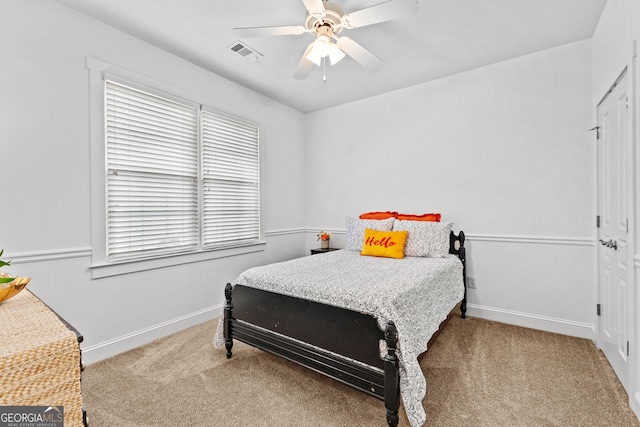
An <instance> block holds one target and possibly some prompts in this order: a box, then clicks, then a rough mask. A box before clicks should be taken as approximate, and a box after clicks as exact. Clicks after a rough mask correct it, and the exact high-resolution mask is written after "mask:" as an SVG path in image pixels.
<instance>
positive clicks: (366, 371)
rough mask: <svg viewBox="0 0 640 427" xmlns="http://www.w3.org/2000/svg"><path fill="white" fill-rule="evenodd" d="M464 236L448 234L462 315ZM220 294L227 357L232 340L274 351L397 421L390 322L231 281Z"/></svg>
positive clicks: (395, 335) (397, 382)
mask: <svg viewBox="0 0 640 427" xmlns="http://www.w3.org/2000/svg"><path fill="white" fill-rule="evenodd" d="M464 240H465V237H464V232H462V231H461V232H460V233H459V234H458V235H456V234H455V233H453V232H451V234H450V245H449V253H451V254H455V255H457V256H458V257H459V258H460V260H461V261H462V265H463V270H462V271H463V283H462V286H463V287H464V297H463V299H462V301H461V303H460V312H461V317H462V318H463V319H464V318H465V316H466V309H467V302H466V301H467V291H466V285H465V284H466V277H467V274H466V251H465V247H464ZM320 256H322V255H320ZM224 293H225V298H226V303H225V306H224V320H223V321H224V338H225V347H226V349H227V358H230V357H231V348H232V347H233V339H234V338H235V339H237V340H239V341H242V342H244V343H246V344H249V345H251V346H253V347H257V348H259V349H262V350H264V351H268V352H270V353H273V354H276V355H279V356H281V357H284V358H285V359H288V360H290V361H293V362H296V363H298V364H300V365H303V366H306V367H307V368H310V369H313V370H314V371H317V372H320V373H322V374H325V375H327V376H329V377H331V378H333V379H335V380H337V381H340V382H343V383H345V384H348V385H350V386H352V387H355V388H356V389H358V390H361V391H363V392H365V393H368V394H370V395H372V396H375V397H377V398H379V399H381V400H384V402H385V407H386V409H387V423H388V424H389V425H390V426H392V427H395V426H397V425H398V409H399V407H400V371H399V364H398V357H397V355H396V345H397V343H398V332H397V330H396V327H395V325H394V323H393V322H392V321H389V322H388V323H387V326H386V328H385V330H384V331H382V330H381V329H380V328H379V327H378V322H377V320H376V319H375V318H374V317H373V316H372V315H370V314H366V313H360V312H357V311H353V310H349V309H344V308H340V307H335V306H330V305H325V304H321V303H317V302H314V301H310V300H305V299H300V298H295V297H291V296H288V295H282V294H278V293H274V292H269V291H264V290H260V289H255V288H251V287H248V286H243V285H236V286H234V287H232V286H231V284H230V283H228V284H227V286H226V288H225V291H224ZM382 339H384V340H385V341H386V343H387V354H386V355H385V356H384V358H381V357H380V346H379V341H380V340H382ZM354 360H355V361H358V362H361V363H358V362H355V361H354Z"/></svg>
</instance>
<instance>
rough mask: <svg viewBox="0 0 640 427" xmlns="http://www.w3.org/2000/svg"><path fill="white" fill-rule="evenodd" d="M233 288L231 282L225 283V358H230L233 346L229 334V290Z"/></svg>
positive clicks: (230, 307) (230, 306) (231, 306)
mask: <svg viewBox="0 0 640 427" xmlns="http://www.w3.org/2000/svg"><path fill="white" fill-rule="evenodd" d="M232 291H233V288H232V286H231V283H227V286H225V288H224V296H225V300H226V301H225V304H224V327H223V332H224V346H225V348H226V349H227V359H230V358H231V347H233V337H232V336H231V309H232V308H233V305H232V304H231V292H232Z"/></svg>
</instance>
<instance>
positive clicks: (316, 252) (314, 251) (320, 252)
mask: <svg viewBox="0 0 640 427" xmlns="http://www.w3.org/2000/svg"><path fill="white" fill-rule="evenodd" d="M337 250H339V248H326V249H323V248H315V249H311V255H316V254H324V253H326V252H331V251H337Z"/></svg>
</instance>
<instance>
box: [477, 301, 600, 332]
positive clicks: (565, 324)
mask: <svg viewBox="0 0 640 427" xmlns="http://www.w3.org/2000/svg"><path fill="white" fill-rule="evenodd" d="M467 315H468V316H471V317H478V318H480V319H486V320H493V321H495V322H501V323H507V324H509V325H516V326H522V327H525V328H531V329H538V330H541V331H547V332H553V333H556V334H562V335H569V336H572V337H578V338H585V339H590V340H592V341H595V339H596V329H595V325H592V324H589V323H581V322H574V321H571V320H565V319H557V318H553V317H546V316H539V315H535V314H529V313H521V312H517V311H511V310H503V309H499V308H493V307H485V306H481V305H476V304H468V305H467Z"/></svg>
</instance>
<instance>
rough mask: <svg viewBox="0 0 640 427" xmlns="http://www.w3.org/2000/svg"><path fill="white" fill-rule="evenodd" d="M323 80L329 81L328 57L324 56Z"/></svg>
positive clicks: (324, 81)
mask: <svg viewBox="0 0 640 427" xmlns="http://www.w3.org/2000/svg"><path fill="white" fill-rule="evenodd" d="M322 82H323V83H326V82H327V57H326V56H325V57H323V58H322Z"/></svg>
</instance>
